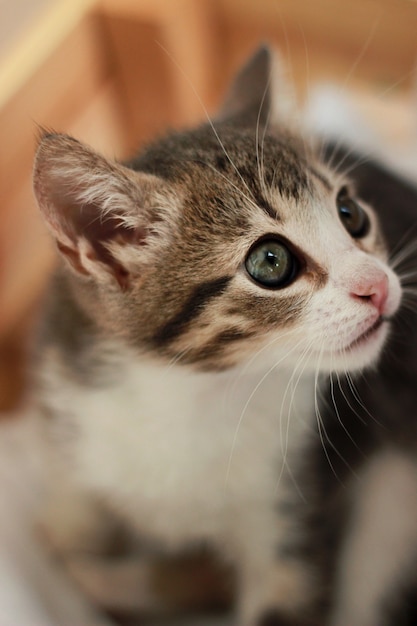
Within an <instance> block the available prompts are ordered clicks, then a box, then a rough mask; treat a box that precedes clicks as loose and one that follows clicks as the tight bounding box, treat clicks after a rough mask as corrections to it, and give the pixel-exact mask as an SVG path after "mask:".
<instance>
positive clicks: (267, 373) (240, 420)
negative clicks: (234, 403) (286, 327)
mask: <svg viewBox="0 0 417 626" xmlns="http://www.w3.org/2000/svg"><path fill="white" fill-rule="evenodd" d="M302 341H303V340H302V339H300V341H299V342H298V343H296V344H295V345H294V346H292V348H291V349H290V350H289V351H288V352H287V353H286V354H284V355H283V356H282V358H281V359H279V360H278V361H277V362H276V363H274V364H273V365H272V366H271V367H270V368H269V369H268V370H267V371H266V372H265V373H264V374H263V376H262V377H261V379H260V380H259V381H258V383H257V384H256V385H255V387H254V389H253V390H252V391H251V393H250V395H249V397H248V399H247V400H246V402H245V405H244V407H243V409H242V411H241V413H240V416H239V419H238V422H237V425H236V429H235V434H234V437H233V441H232V446H231V450H230V455H229V460H228V464H227V470H226V476H225V486H226V485H227V482H228V479H229V476H230V470H231V467H232V460H233V455H234V451H235V448H236V443H237V438H238V434H239V431H240V427H241V425H242V422H243V419H244V417H245V414H246V411H247V409H248V407H249V404H250V403H251V401H252V399H253V397H254V395H255V394H256V392H257V391H258V389H259V388H260V387H261V385H262V383H263V382H264V381H265V380H266V379H267V378H268V376H269V375H270V374H271V373H272V372H273V371H274V370H275V369H276V368H277V367H278V365H280V363H282V361H284V360H285V359H286V358H287V357H288V356H289V355H290V354H291V353H292V352H294V350H296V349H297V348H298V346H299V345H301V343H302Z"/></svg>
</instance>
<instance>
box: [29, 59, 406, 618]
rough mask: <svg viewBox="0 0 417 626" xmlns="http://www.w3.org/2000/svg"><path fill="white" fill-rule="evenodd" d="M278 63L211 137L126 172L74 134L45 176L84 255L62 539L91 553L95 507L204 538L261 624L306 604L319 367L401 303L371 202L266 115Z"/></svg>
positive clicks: (74, 308)
mask: <svg viewBox="0 0 417 626" xmlns="http://www.w3.org/2000/svg"><path fill="white" fill-rule="evenodd" d="M268 72H269V65H268V57H267V55H266V53H265V51H263V52H261V53H260V55H258V57H257V58H256V59H255V61H254V63H252V65H250V66H249V67H248V69H247V70H246V71H245V72H244V73H243V75H242V76H241V78H240V79H239V80H238V82H237V85H236V88H235V91H234V93H232V98H231V99H230V100H229V103H228V106H227V107H226V110H225V112H224V113H223V121H221V122H218V123H216V126H215V129H214V128H212V127H210V126H203V127H201V128H199V129H197V130H194V131H189V132H186V133H182V134H177V135H172V136H170V137H168V138H166V139H164V140H162V141H161V142H158V143H157V144H155V145H154V146H151V147H150V148H149V149H148V150H146V151H144V152H143V153H142V155H141V156H140V157H138V158H137V159H136V160H134V161H132V162H131V163H130V164H129V168H127V167H123V166H120V165H116V164H112V163H109V162H107V161H105V160H104V159H103V158H101V157H99V156H98V155H96V154H95V153H93V152H92V151H90V150H89V149H88V148H86V147H84V146H82V145H81V144H79V143H78V142H76V141H75V140H72V139H70V138H68V137H64V136H58V135H48V136H45V137H44V139H43V141H42V143H41V146H40V149H39V152H38V156H37V162H36V166H35V190H36V193H37V197H38V200H39V204H40V206H41V209H42V211H43V213H44V215H45V218H46V221H47V223H48V224H49V226H50V229H51V230H52V232H53V234H54V236H55V237H56V239H57V243H58V247H59V248H60V250H61V252H62V254H63V256H64V257H65V259H66V261H67V266H66V267H65V268H61V270H60V271H59V273H58V274H57V277H56V283H55V288H54V289H53V290H51V298H50V307H49V310H48V312H47V313H46V314H45V322H44V329H45V330H44V333H43V337H42V341H41V342H40V356H39V359H40V360H39V363H38V370H39V372H38V388H39V401H40V407H41V409H42V412H43V414H44V416H45V417H46V418H47V419H45V420H44V426H45V428H46V431H47V433H48V437H47V438H48V443H49V447H48V449H49V454H50V455H51V461H52V464H53V465H52V467H53V470H51V475H52V477H53V478H54V479H55V480H54V481H53V482H55V485H54V486H53V487H52V490H51V493H52V496H53V497H52V500H51V505H50V509H49V511H48V522H47V523H48V526H49V532H50V533H51V536H52V539H53V541H55V543H57V544H58V545H60V547H61V548H64V549H65V548H66V549H73V548H74V546H76V545H77V543H78V545H79V546H80V545H81V546H82V544H83V543H84V547H87V548H88V545H89V543H90V542H91V539H92V536H93V537H94V536H95V537H96V538H97V536H99V535H100V526H101V525H102V522H104V519H103V517H102V511H101V509H100V508H96V507H97V502H99V503H100V505H103V504H104V505H105V508H108V509H110V510H113V511H115V512H116V513H117V515H118V516H120V517H121V518H122V519H124V520H125V521H126V522H127V523H128V524H129V526H131V527H132V528H133V529H134V530H135V531H137V532H138V533H139V534H140V535H142V534H143V535H144V536H145V537H149V538H151V539H153V540H156V541H157V542H161V543H162V544H164V545H166V546H168V547H169V548H171V549H174V550H177V549H181V548H183V547H184V546H186V545H189V544H196V543H197V544H198V543H201V542H207V543H209V544H210V545H212V546H214V548H215V549H217V550H218V551H220V552H221V553H222V554H225V555H226V556H227V558H228V559H230V560H231V561H232V562H233V563H234V564H235V565H236V568H237V571H238V578H239V588H240V590H239V595H238V598H239V613H240V620H241V621H240V624H241V625H243V624H250V625H251V626H252V625H253V624H255V623H259V620H260V619H261V618H262V615H263V614H264V613H265V612H268V611H269V610H271V609H276V610H278V611H280V612H281V614H282V615H284V614H285V615H287V616H291V615H297V614H300V613H301V614H302V613H303V610H305V611H308V610H309V608H310V603H311V602H312V601H313V596H314V593H312V592H311V590H312V589H313V585H312V584H311V572H310V570H309V568H308V567H306V566H305V564H304V563H303V562H302V561H301V560H300V558H299V557H298V556H297V543H299V542H301V543H302V540H300V532H299V523H300V519H299V518H297V517H296V516H295V515H294V505H295V506H297V505H298V504H300V503H301V502H302V500H303V497H305V496H304V494H302V493H300V492H299V490H298V486H297V484H296V483H295V482H294V477H293V474H294V473H295V472H296V471H297V467H298V465H299V463H300V460H301V449H302V447H303V446H304V445H305V442H306V438H307V435H308V433H309V432H310V433H314V431H315V426H314V422H313V421H312V406H314V404H315V401H316V400H315V387H316V384H317V379H318V375H319V373H320V372H327V371H329V369H336V370H345V369H346V368H350V369H354V370H356V369H359V368H362V367H364V366H366V365H368V364H370V363H373V362H374V361H375V359H376V358H377V356H378V354H379V352H380V350H381V348H382V345H383V343H384V339H385V337H386V336H387V333H388V329H389V319H390V318H391V316H392V315H393V314H394V313H395V312H396V309H397V308H398V305H399V301H400V297H401V290H400V286H399V282H398V279H397V277H396V276H395V274H394V273H393V272H392V271H391V270H390V269H389V267H388V266H387V264H386V254H385V250H384V245H383V242H382V238H381V236H380V233H379V230H378V227H377V224H376V220H375V217H374V216H373V213H372V211H371V209H369V208H368V209H367V211H366V214H367V217H366V214H364V212H363V210H362V209H360V207H359V206H358V205H357V204H356V203H355V202H354V201H352V200H351V199H350V197H349V194H348V192H347V191H346V186H348V185H349V181H347V180H346V179H345V178H344V177H343V176H339V175H337V174H336V173H335V172H332V170H331V168H328V167H327V166H326V164H325V162H324V161H323V159H321V158H320V154H317V153H315V152H314V151H312V150H310V148H307V146H306V145H305V144H304V143H303V141H302V140H301V139H300V138H299V137H298V136H297V134H296V133H290V132H289V131H288V130H287V129H286V128H285V127H283V126H282V125H281V124H280V123H279V122H278V123H277V122H276V121H274V119H271V120H270V118H269V113H270V112H272V118H273V117H274V103H273V101H272V100H271V96H270V95H268V98H266V96H267V89H266V87H265V85H267V84H268ZM260 75H261V76H263V78H264V80H263V81H262V80H261V81H260V83H261V85H260V87H261V88H260V90H259V89H258V90H257V91H256V92H255V93H253V92H251V89H253V83H254V81H253V80H252V78H253V77H254V76H255V79H256V80H255V83H257V84H258V83H259V81H258V78H259V76H260ZM248 79H249V80H248ZM258 87H259V84H258ZM245 92H246V93H247V94H249V95H246V96H245ZM264 101H265V103H267V101H268V104H269V105H270V111H269V112H268V107H266V109H265V111H263V109H262V104H263V103H264ZM270 121H271V122H274V123H273V124H272V125H271V126H269V122H270ZM364 215H365V217H364ZM344 220H347V221H344ZM361 220H362V221H361ZM348 231H349V232H348ZM350 232H351V233H353V235H352V236H351V234H349V233H350ZM264 245H266V246H267V248H266V250H267V251H266V252H265V250H264V248H263V246H264ZM259 250H260V252H259ZM274 251H275V252H274ZM274 255H276V256H274ZM280 255H282V256H280ZM271 258H272V259H273V263H271V262H270V261H269V260H268V259H271ZM260 259H261V261H260ZM341 259H342V262H341ZM259 263H260V265H259ZM259 272H260V273H259ZM263 272H264V273H263ZM270 272H278V279H276V278H275V274H273V276H272V278H273V280H277V282H270V281H271V273H270ZM280 272H282V273H280ZM51 437H52V440H51ZM51 443H52V445H51ZM104 531H105V529H103V532H104ZM289 547H290V548H291V549H289ZM268 623H269V622H268Z"/></svg>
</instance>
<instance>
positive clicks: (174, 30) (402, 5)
mask: <svg viewBox="0 0 417 626" xmlns="http://www.w3.org/2000/svg"><path fill="white" fill-rule="evenodd" d="M265 41H268V42H270V43H272V44H275V45H276V46H277V47H279V48H280V49H281V51H282V52H283V54H284V56H285V57H286V59H287V63H288V66H289V69H290V71H291V73H292V74H293V76H294V80H295V84H296V87H297V91H298V94H299V97H300V99H303V98H305V97H306V96H307V95H308V91H309V89H310V88H311V85H313V84H315V83H316V82H318V81H321V80H327V81H330V82H332V83H335V84H339V85H340V88H341V89H343V90H349V92H352V93H353V94H354V97H355V98H356V99H357V100H358V102H359V104H360V106H361V107H362V109H363V110H364V111H365V112H366V114H367V115H368V118H369V120H370V123H371V124H376V125H378V127H379V129H380V130H381V131H382V132H383V133H385V134H386V135H387V137H388V139H389V140H393V141H402V140H404V138H406V137H407V136H408V135H409V133H410V132H412V128H413V125H412V119H411V118H412V112H413V104H412V103H413V98H414V95H413V88H414V87H413V83H415V82H416V81H415V67H416V63H417V1H416V0H314V1H313V0H0V145H1V150H0V194H1V203H0V216H1V217H0V410H10V409H12V408H13V407H15V406H17V405H18V403H19V400H20V399H21V397H22V389H23V388H24V375H23V372H24V360H25V359H24V356H25V346H26V338H27V336H28V333H29V332H30V326H31V322H32V320H33V319H34V317H35V313H36V308H37V303H38V302H39V299H40V296H41V294H42V290H43V288H44V286H45V284H46V279H47V276H48V273H49V272H50V269H51V266H52V260H53V251H52V249H51V244H50V242H49V239H48V236H47V234H46V233H45V230H44V228H43V226H42V224H41V221H40V218H39V216H38V213H37V210H36V207H35V204H34V200H33V197H32V191H31V167H32V160H33V154H34V149H35V143H36V135H37V133H38V125H40V126H44V127H47V128H52V129H55V130H59V131H65V132H69V133H72V134H74V135H75V136H77V137H78V138H80V139H82V140H84V141H85V142H87V143H89V144H91V145H92V146H94V147H95V148H97V149H98V150H100V151H102V152H104V153H105V154H106V155H109V156H112V157H116V158H123V157H125V156H127V155H129V154H131V153H132V152H134V151H135V150H137V149H138V147H139V146H140V145H141V144H142V143H143V142H145V141H146V140H148V139H150V138H152V137H154V136H155V135H157V134H160V133H162V132H163V131H164V130H166V129H167V128H174V127H178V126H181V125H184V124H185V125H190V124H192V123H194V122H196V121H199V120H205V119H206V112H208V114H212V113H213V112H214V111H215V109H216V106H217V104H218V103H219V101H220V99H221V95H222V93H223V91H224V89H225V87H226V85H227V82H228V81H229V80H230V78H231V76H232V74H233V72H234V71H236V69H237V68H238V67H239V65H240V64H241V63H242V62H243V61H244V59H245V58H246V57H247V56H248V55H249V54H250V53H251V52H252V51H253V50H254V49H255V48H256V47H257V45H259V43H261V42H265ZM416 103H417V98H416V99H415V100H414V105H415V106H414V109H415V110H416V111H417V104H416ZM416 118H417V113H416Z"/></svg>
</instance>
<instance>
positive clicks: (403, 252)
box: [310, 144, 417, 626]
mask: <svg viewBox="0 0 417 626" xmlns="http://www.w3.org/2000/svg"><path fill="white" fill-rule="evenodd" d="M327 152H328V155H333V160H334V161H335V162H339V163H342V161H343V165H342V167H343V169H345V170H346V169H349V171H350V174H349V176H350V177H351V179H352V180H353V181H354V182H355V188H356V190H357V197H358V198H359V199H360V201H361V202H365V203H370V204H372V206H373V207H375V210H376V211H377V214H378V218H379V219H380V223H381V225H382V227H383V230H384V236H385V239H386V241H387V245H388V249H389V251H390V253H391V255H392V261H393V264H394V265H395V267H396V268H397V269H398V271H400V270H401V272H400V276H401V280H402V285H403V293H404V302H403V305H402V307H401V309H400V311H399V313H398V314H397V316H396V317H395V319H394V320H393V326H392V331H391V334H390V337H389V340H388V343H387V345H386V347H385V349H384V351H383V354H382V358H381V360H380V362H379V364H378V367H377V368H376V369H372V370H367V371H366V372H364V373H363V375H362V376H360V377H357V378H355V379H354V381H352V380H351V379H350V378H349V377H340V378H339V377H338V378H337V379H336V380H333V381H331V383H330V385H329V388H328V390H327V394H326V396H325V401H324V402H323V406H322V408H321V418H322V420H323V423H324V426H323V430H324V433H325V436H324V437H323V442H320V443H319V444H317V445H316V449H315V451H314V452H313V456H312V457H310V458H312V460H313V464H315V467H314V468H312V467H310V471H312V472H313V473H315V474H316V475H317V476H319V477H320V480H319V481H318V483H317V484H318V485H320V492H321V493H320V496H319V501H318V503H317V505H316V523H318V524H319V526H320V532H319V537H320V543H318V544H317V548H318V552H320V553H321V557H323V555H325V554H327V555H328V562H327V564H326V566H325V567H322V570H323V571H325V572H327V575H328V583H329V587H333V588H334V592H333V596H334V597H333V602H332V605H333V608H332V612H331V622H330V623H331V624H332V626H349V625H350V624H357V625H360V626H362V625H363V626H386V625H388V624H392V626H403V625H409V626H411V624H415V623H416V619H417V612H416V601H415V598H416V594H415V590H416V589H417V587H416V583H417V580H416V576H415V563H416V558H417V460H416V458H417V457H416V452H417V419H416V417H417V392H416V380H417V369H416V368H417V365H416V364H417V359H416V354H417V352H416V346H417V336H416V330H415V329H416V325H415V304H414V303H413V299H414V298H415V287H414V286H413V285H415V277H416V273H415V267H416V246H415V228H416V212H417V187H415V186H413V185H412V184H411V183H410V182H408V181H406V180H405V179H402V178H401V177H400V176H399V175H397V174H395V173H394V172H393V171H390V170H388V169H387V168H386V167H385V166H384V165H382V164H381V163H378V161H377V160H375V159H370V158H367V159H364V157H363V155H360V154H355V153H352V152H350V151H349V150H348V149H347V148H346V147H345V148H343V147H341V146H338V147H336V146H335V145H334V144H333V145H329V146H328V150H327ZM322 443H323V445H324V447H325V449H326V455H324V454H323V447H322V445H321V444H322ZM329 467H330V468H331V470H329ZM323 505H325V506H323ZM410 592H412V593H411V594H410ZM406 596H408V606H407V602H406Z"/></svg>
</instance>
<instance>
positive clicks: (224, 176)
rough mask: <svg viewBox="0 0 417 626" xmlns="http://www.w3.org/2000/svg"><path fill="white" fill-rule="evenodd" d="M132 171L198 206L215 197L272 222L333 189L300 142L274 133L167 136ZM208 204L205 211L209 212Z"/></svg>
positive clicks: (226, 129) (247, 130) (224, 129)
mask: <svg viewBox="0 0 417 626" xmlns="http://www.w3.org/2000/svg"><path fill="white" fill-rule="evenodd" d="M133 166H134V167H135V168H136V167H137V168H138V169H144V170H147V171H149V172H152V173H153V174H157V175H159V176H162V177H163V178H165V179H167V180H169V181H171V182H174V183H176V184H179V183H180V184H181V186H182V188H183V190H184V192H185V193H186V194H187V195H191V196H192V197H193V200H195V201H196V202H197V201H198V199H200V201H202V202H200V204H203V203H204V202H207V197H211V198H213V197H214V196H215V195H216V196H217V199H219V198H220V197H221V198H222V199H223V201H224V199H225V198H228V199H229V201H230V199H231V198H232V197H235V198H236V201H240V203H241V205H242V212H244V210H243V205H245V206H247V205H248V204H249V205H250V206H251V209H252V210H253V207H254V205H256V206H257V207H259V208H260V209H261V210H263V211H264V212H265V213H266V214H267V215H268V216H269V217H272V218H273V219H285V213H286V212H287V211H288V209H291V207H292V205H294V203H295V204H296V205H297V206H298V205H300V206H302V205H305V204H309V203H310V202H311V201H312V200H314V199H315V198H316V199H317V200H318V199H319V198H320V197H321V196H322V193H323V191H326V192H327V193H329V191H331V189H332V183H331V181H330V177H329V175H328V173H327V172H325V170H324V169H323V168H322V167H321V165H320V164H317V163H316V162H315V160H314V158H313V155H312V153H309V152H308V151H307V148H306V144H305V143H304V142H303V141H302V140H301V138H299V137H297V136H294V135H290V134H289V133H288V132H287V131H283V130H280V129H277V128H273V129H272V130H269V129H268V130H267V129H264V128H259V129H258V128H256V127H253V126H248V127H243V128H242V127H236V126H234V125H232V124H223V125H219V127H217V128H213V127H211V126H209V125H207V126H203V127H201V128H198V129H197V130H194V131H191V132H188V133H181V134H177V135H171V136H170V137H169V138H167V139H166V140H165V141H163V142H161V143H160V144H156V145H154V146H152V147H151V149H150V150H148V151H147V152H146V153H145V154H144V155H143V157H142V159H141V160H140V161H137V162H136V163H134V164H133ZM196 192H197V193H196ZM197 194H198V197H197ZM212 204H213V203H211V202H209V204H208V205H207V204H206V205H205V206H206V207H207V209H208V210H209V211H212V208H213V207H212V206H211V205H212ZM218 204H219V203H218ZM220 204H221V203H220Z"/></svg>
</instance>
